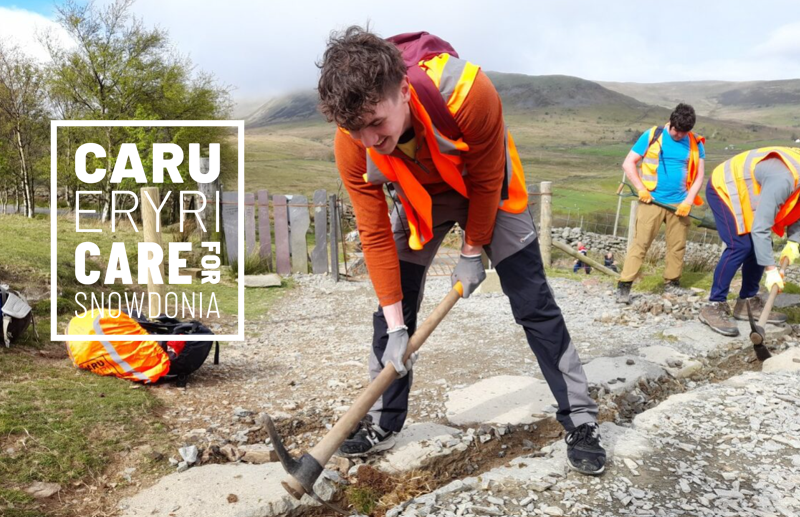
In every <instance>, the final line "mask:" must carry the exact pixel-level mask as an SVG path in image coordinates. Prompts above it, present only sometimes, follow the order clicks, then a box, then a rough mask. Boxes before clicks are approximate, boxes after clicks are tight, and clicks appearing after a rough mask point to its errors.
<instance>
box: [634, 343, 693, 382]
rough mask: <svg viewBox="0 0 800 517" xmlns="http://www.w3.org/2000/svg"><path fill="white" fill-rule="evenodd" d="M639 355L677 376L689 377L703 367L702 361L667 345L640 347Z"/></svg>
mask: <svg viewBox="0 0 800 517" xmlns="http://www.w3.org/2000/svg"><path fill="white" fill-rule="evenodd" d="M639 355H640V356H642V357H644V358H645V359H647V360H648V361H650V362H651V363H655V364H657V365H659V366H661V367H663V368H664V369H666V370H667V371H668V372H669V373H671V374H672V375H673V376H674V377H676V378H683V377H688V376H690V375H691V374H693V373H695V372H696V371H698V370H700V368H702V367H703V365H702V364H701V363H700V361H698V360H696V359H692V357H691V356H689V355H686V354H684V353H683V352H678V351H677V350H675V349H674V348H672V347H669V346H665V345H653V346H646V347H644V348H640V349H639Z"/></svg>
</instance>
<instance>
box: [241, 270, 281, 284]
mask: <svg viewBox="0 0 800 517" xmlns="http://www.w3.org/2000/svg"><path fill="white" fill-rule="evenodd" d="M244 286H245V287H280V286H281V276H280V275H278V274H275V273H270V274H268V275H245V277H244Z"/></svg>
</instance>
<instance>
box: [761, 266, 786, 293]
mask: <svg viewBox="0 0 800 517" xmlns="http://www.w3.org/2000/svg"><path fill="white" fill-rule="evenodd" d="M764 285H765V286H766V288H767V292H768V293H769V292H772V286H773V285H777V286H778V292H781V291H783V275H782V274H781V271H780V269H778V268H775V269H768V270H767V277H766V278H765V279H764Z"/></svg>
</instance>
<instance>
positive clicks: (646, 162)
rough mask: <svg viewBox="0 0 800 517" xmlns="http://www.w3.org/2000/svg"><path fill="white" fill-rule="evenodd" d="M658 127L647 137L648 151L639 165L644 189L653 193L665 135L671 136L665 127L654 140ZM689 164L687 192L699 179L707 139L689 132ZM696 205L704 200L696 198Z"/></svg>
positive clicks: (687, 168) (656, 183)
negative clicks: (701, 147)
mask: <svg viewBox="0 0 800 517" xmlns="http://www.w3.org/2000/svg"><path fill="white" fill-rule="evenodd" d="M657 129H658V126H653V127H652V128H650V131H649V133H648V135H647V142H648V146H647V150H645V153H644V156H643V157H642V161H641V163H640V164H639V179H641V180H642V184H644V188H646V189H647V190H650V191H653V190H655V189H656V185H658V166H659V164H660V160H661V149H662V145H663V139H664V133H667V134H669V125H668V124H667V125H665V126H664V128H663V130H662V131H661V134H660V135H658V138H656V139H655V141H654V140H653V136H654V135H655V132H656V130H657ZM688 136H689V163H687V164H686V190H687V191H688V190H689V189H691V188H692V184H693V183H694V180H695V179H696V178H697V174H698V172H699V167H700V143H701V142H703V143H705V141H706V139H705V138H703V137H702V136H700V135H695V134H694V133H692V132H689V135H688ZM693 202H694V204H695V205H696V206H700V205H702V204H703V200H702V199H701V198H700V196H699V195H697V196H695V198H694V201H693Z"/></svg>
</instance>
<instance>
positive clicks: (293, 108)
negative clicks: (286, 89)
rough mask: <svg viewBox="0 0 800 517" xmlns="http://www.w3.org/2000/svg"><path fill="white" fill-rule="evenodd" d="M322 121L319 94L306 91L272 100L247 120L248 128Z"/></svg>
mask: <svg viewBox="0 0 800 517" xmlns="http://www.w3.org/2000/svg"><path fill="white" fill-rule="evenodd" d="M312 120H322V115H320V114H319V112H318V111H317V92H316V91H314V90H304V91H299V92H294V93H290V94H288V95H283V96H281V97H275V98H273V99H270V100H269V101H267V102H266V103H264V104H263V105H261V107H259V108H258V109H257V110H255V111H254V112H253V113H251V114H250V115H248V116H247V118H245V121H244V122H245V125H246V126H247V127H248V128H257V127H265V126H271V125H274V124H282V123H285V122H303V121H312Z"/></svg>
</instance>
